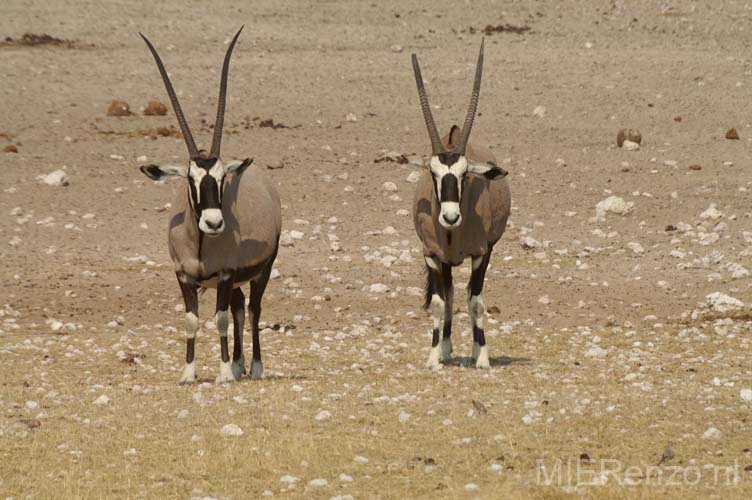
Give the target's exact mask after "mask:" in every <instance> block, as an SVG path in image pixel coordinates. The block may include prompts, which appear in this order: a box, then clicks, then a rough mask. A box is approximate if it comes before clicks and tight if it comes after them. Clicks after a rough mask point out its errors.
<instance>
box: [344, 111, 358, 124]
mask: <svg viewBox="0 0 752 500" xmlns="http://www.w3.org/2000/svg"><path fill="white" fill-rule="evenodd" d="M345 120H347V121H348V122H356V121H358V117H357V116H355V113H347V115H345Z"/></svg>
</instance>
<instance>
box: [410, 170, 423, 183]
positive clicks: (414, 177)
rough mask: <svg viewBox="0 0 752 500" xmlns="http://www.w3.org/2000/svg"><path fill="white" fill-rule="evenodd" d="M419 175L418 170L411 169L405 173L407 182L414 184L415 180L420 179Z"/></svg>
mask: <svg viewBox="0 0 752 500" xmlns="http://www.w3.org/2000/svg"><path fill="white" fill-rule="evenodd" d="M420 176H421V173H420V170H413V171H412V172H410V173H409V174H408V175H407V182H410V183H412V184H415V183H416V182H418V181H419V180H420Z"/></svg>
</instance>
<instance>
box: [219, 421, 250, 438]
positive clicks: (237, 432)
mask: <svg viewBox="0 0 752 500" xmlns="http://www.w3.org/2000/svg"><path fill="white" fill-rule="evenodd" d="M219 433H220V434H222V435H223V436H242V435H243V434H245V433H244V432H243V429H241V428H240V427H238V426H237V425H235V424H226V425H225V426H224V427H222V430H220V431H219Z"/></svg>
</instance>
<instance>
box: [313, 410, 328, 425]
mask: <svg viewBox="0 0 752 500" xmlns="http://www.w3.org/2000/svg"><path fill="white" fill-rule="evenodd" d="M331 417H332V414H331V413H329V412H328V411H326V410H321V411H320V412H319V413H318V415H316V417H315V418H316V420H318V421H319V422H320V421H322V420H329V419H330V418H331Z"/></svg>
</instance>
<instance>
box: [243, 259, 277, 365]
mask: <svg viewBox="0 0 752 500" xmlns="http://www.w3.org/2000/svg"><path fill="white" fill-rule="evenodd" d="M276 257H277V252H276V250H275V252H274V255H272V257H271V258H270V259H269V261H268V262H267V264H266V266H265V267H264V270H263V271H262V272H261V274H259V276H258V277H257V278H256V279H254V280H252V281H251V295H250V298H249V301H248V302H249V303H248V312H249V314H250V317H251V332H252V340H253V358H252V359H251V378H252V379H253V380H258V379H260V378H261V376H262V374H263V372H264V365H263V363H262V361H261V339H260V338H259V319H260V318H261V299H262V298H263V296H264V291H265V290H266V285H267V284H268V283H269V276H271V273H272V265H273V264H274V259H275V258H276Z"/></svg>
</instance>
